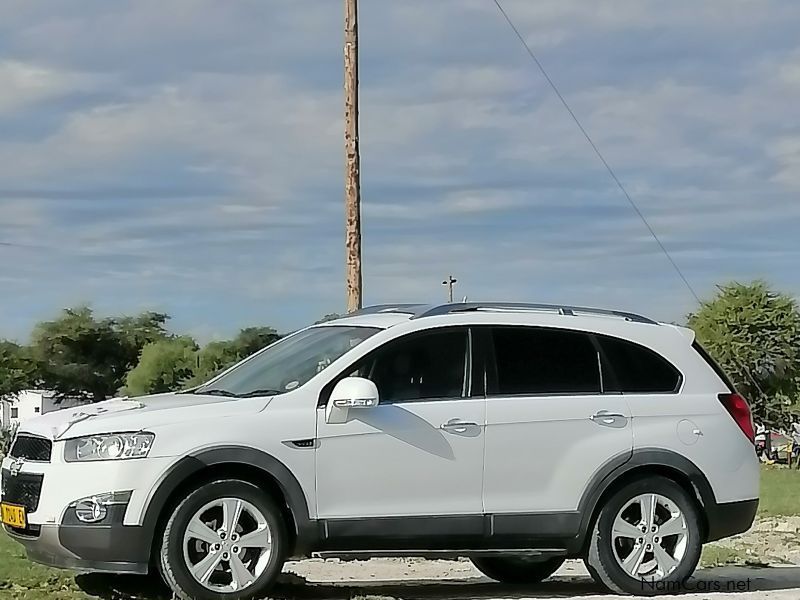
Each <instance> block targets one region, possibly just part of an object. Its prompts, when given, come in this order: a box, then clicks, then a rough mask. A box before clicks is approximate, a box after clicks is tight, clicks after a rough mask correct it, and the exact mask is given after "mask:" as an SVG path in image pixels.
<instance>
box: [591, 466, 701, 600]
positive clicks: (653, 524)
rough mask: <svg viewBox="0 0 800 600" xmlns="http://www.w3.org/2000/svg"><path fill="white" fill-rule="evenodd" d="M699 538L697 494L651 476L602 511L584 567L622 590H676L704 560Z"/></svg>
mask: <svg viewBox="0 0 800 600" xmlns="http://www.w3.org/2000/svg"><path fill="white" fill-rule="evenodd" d="M701 536H702V530H701V527H700V521H699V516H698V510H697V503H696V501H695V500H694V498H692V497H690V496H689V494H687V493H686V491H684V489H683V488H682V487H680V486H679V485H678V484H677V483H675V482H674V481H671V480H669V479H666V478H664V477H647V478H645V479H641V480H639V481H635V482H633V483H630V484H628V485H626V486H625V487H623V488H622V489H620V490H619V491H617V492H616V493H615V494H613V495H612V496H611V497H610V498H609V499H608V500H607V501H606V503H605V505H604V506H603V507H602V508H601V509H600V515H599V516H598V518H597V522H596V523H595V526H594V530H593V531H592V537H591V540H590V543H589V552H588V556H587V557H586V566H587V568H588V569H589V572H590V573H591V574H592V577H594V578H595V579H596V580H598V582H599V583H602V584H603V585H605V586H606V587H607V588H609V589H610V590H611V591H613V592H616V593H618V594H635V595H639V596H652V595H656V594H660V593H666V592H672V593H674V592H678V591H680V589H681V587H682V585H683V584H684V582H685V581H686V580H687V579H688V578H689V577H690V576H691V574H692V573H693V572H694V570H695V567H697V562H698V561H699V560H700V551H701V550H702V547H703V540H702V537H701Z"/></svg>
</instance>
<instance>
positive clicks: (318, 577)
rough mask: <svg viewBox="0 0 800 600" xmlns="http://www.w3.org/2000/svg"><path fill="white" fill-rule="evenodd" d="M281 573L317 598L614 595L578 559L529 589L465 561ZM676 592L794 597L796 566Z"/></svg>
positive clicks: (736, 573)
mask: <svg viewBox="0 0 800 600" xmlns="http://www.w3.org/2000/svg"><path fill="white" fill-rule="evenodd" d="M286 571H288V572H292V573H295V574H296V575H298V576H300V577H302V578H304V579H305V581H306V583H305V586H304V587H305V589H304V591H303V597H305V598H314V599H320V600H322V599H327V598H331V599H336V600H339V599H341V598H348V597H357V596H362V597H366V598H374V597H390V598H398V599H399V598H403V599H420V600H424V599H443V598H455V599H470V600H471V599H487V600H488V599H495V598H498V599H499V598H509V599H512V598H513V599H522V598H531V599H539V598H542V599H544V598H564V597H581V598H587V599H595V600H600V599H609V600H610V599H612V598H615V599H618V598H619V596H614V595H609V594H605V593H604V590H603V589H602V588H600V587H598V586H597V585H596V584H595V583H594V582H593V581H592V579H591V578H590V577H589V574H588V573H587V572H586V569H585V568H584V566H583V563H582V562H580V561H569V562H567V563H565V564H564V566H563V567H562V568H561V569H560V570H559V571H558V573H556V575H555V576H554V578H552V579H550V580H548V581H547V582H545V583H543V584H540V585H538V586H535V587H532V588H529V589H526V588H524V587H518V586H507V585H501V584H498V583H494V582H492V581H490V580H488V579H485V578H483V577H482V576H481V575H480V573H478V572H477V571H476V570H475V569H474V568H473V567H472V565H471V564H470V563H469V562H468V561H427V560H421V559H373V560H370V561H363V562H344V563H340V562H338V561H335V560H334V561H331V560H329V561H321V560H307V561H302V562H298V563H291V564H289V565H287V568H286ZM287 583H288V582H287ZM298 583H299V582H298ZM286 587H294V586H292V585H291V584H289V585H288V586H286ZM287 591H288V590H287ZM682 591H683V592H685V594H684V595H683V596H682V597H684V598H720V599H722V598H740V599H741V600H748V599H750V598H753V599H755V598H758V599H762V600H767V599H775V600H789V599H791V600H796V599H797V598H800V567H794V566H780V567H772V568H751V567H736V566H728V567H717V568H712V569H701V570H699V571H698V572H697V575H696V577H695V578H693V579H692V580H690V582H689V583H687V585H686V587H685V589H684V590H682ZM287 596H288V594H287Z"/></svg>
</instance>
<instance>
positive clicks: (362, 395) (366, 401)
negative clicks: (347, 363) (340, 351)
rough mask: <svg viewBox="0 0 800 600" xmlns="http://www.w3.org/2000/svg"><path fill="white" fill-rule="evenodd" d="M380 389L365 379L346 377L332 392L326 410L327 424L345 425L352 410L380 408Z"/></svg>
mask: <svg viewBox="0 0 800 600" xmlns="http://www.w3.org/2000/svg"><path fill="white" fill-rule="evenodd" d="M378 402H379V398H378V387H377V386H376V385H375V383H373V382H372V381H370V380H369V379H364V378H363V377H345V378H344V379H342V380H341V381H340V382H339V383H337V384H336V386H335V387H334V388H333V391H332V392H331V397H330V400H328V406H327V407H326V409H325V421H326V422H327V423H344V422H346V421H347V417H348V414H349V412H350V409H356V410H361V409H365V408H374V407H376V406H378Z"/></svg>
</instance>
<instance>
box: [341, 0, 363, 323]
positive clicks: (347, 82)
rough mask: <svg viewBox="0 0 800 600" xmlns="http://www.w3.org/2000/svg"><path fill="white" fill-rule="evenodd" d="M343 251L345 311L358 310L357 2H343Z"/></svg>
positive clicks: (359, 225)
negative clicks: (345, 290) (344, 264)
mask: <svg viewBox="0 0 800 600" xmlns="http://www.w3.org/2000/svg"><path fill="white" fill-rule="evenodd" d="M344 147H345V158H346V163H347V164H346V167H345V227H346V230H345V248H346V250H345V252H346V256H347V258H346V265H347V312H353V311H354V310H358V309H359V308H361V292H362V289H361V286H362V280H361V157H360V152H359V147H358V0H344Z"/></svg>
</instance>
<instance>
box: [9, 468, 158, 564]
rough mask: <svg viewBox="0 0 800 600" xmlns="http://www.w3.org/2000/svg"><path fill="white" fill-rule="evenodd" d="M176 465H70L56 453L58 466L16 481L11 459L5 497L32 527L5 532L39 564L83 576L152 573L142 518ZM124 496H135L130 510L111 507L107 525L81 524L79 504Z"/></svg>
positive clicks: (21, 473)
mask: <svg viewBox="0 0 800 600" xmlns="http://www.w3.org/2000/svg"><path fill="white" fill-rule="evenodd" d="M171 460H172V459H169V458H163V457H157V458H153V459H149V458H148V459H141V460H131V461H114V462H109V463H86V464H69V465H66V464H64V463H63V461H62V460H61V459H60V453H56V452H54V453H53V462H51V463H45V462H33V461H26V462H24V464H23V465H22V469H21V470H20V471H19V472H18V474H17V475H13V476H12V475H11V462H12V461H11V459H10V458H6V459H5V460H4V461H3V464H2V478H3V486H2V489H3V492H2V493H0V496H5V497H4V498H3V499H4V500H6V501H7V502H11V503H12V504H19V505H22V506H25V507H26V509H27V514H26V517H27V522H28V526H27V528H26V529H24V530H21V529H12V528H9V527H5V528H4V529H5V531H6V532H7V533H8V535H9V536H10V537H11V538H13V539H14V540H15V541H17V542H19V543H20V544H22V545H23V546H24V547H25V550H26V552H27V555H28V557H29V558H30V559H31V560H33V561H35V562H38V563H42V564H45V565H49V566H53V567H60V568H67V569H73V570H77V571H103V572H110V573H147V572H148V567H149V563H150V549H151V544H152V528H149V529H148V528H145V527H143V526H142V519H143V514H142V513H143V510H144V507H145V505H146V502H147V498H148V494H149V493H150V492H151V490H152V488H153V486H154V485H155V482H156V481H158V478H159V477H160V476H161V473H162V472H163V471H164V470H165V469H166V468H167V466H168V464H169V463H170V462H171ZM120 490H133V492H132V493H131V494H130V497H129V498H128V500H127V502H126V503H125V504H118V505H114V506H111V507H109V509H108V514H107V516H106V518H104V519H103V520H102V521H99V522H97V523H91V524H89V523H84V522H81V521H79V520H78V519H77V517H76V515H75V509H74V508H72V507H71V504H72V503H73V502H75V501H77V500H80V499H81V498H88V497H92V496H95V495H102V494H105V493H108V492H114V491H120ZM146 532H149V533H146Z"/></svg>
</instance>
